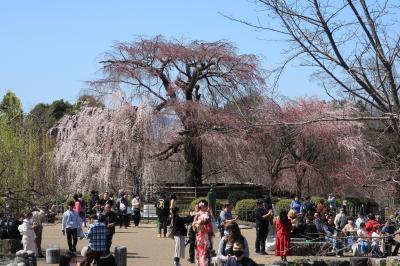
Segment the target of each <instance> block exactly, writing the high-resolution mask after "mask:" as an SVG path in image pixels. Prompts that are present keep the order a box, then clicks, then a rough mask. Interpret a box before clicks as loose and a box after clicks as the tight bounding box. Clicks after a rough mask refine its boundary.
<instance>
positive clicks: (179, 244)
mask: <svg viewBox="0 0 400 266" xmlns="http://www.w3.org/2000/svg"><path fill="white" fill-rule="evenodd" d="M171 211H172V217H173V218H172V235H173V236H174V242H175V251H174V265H181V264H180V259H184V258H185V236H186V235H187V229H186V226H185V224H190V223H192V222H193V218H192V217H191V216H188V217H180V216H179V208H178V207H174V208H173V209H171Z"/></svg>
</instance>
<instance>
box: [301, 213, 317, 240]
mask: <svg viewBox="0 0 400 266" xmlns="http://www.w3.org/2000/svg"><path fill="white" fill-rule="evenodd" d="M313 219H314V216H312V215H307V217H306V223H305V225H304V236H305V237H306V238H307V239H309V240H314V239H317V238H319V232H318V229H317V226H316V225H315V223H314V221H313Z"/></svg>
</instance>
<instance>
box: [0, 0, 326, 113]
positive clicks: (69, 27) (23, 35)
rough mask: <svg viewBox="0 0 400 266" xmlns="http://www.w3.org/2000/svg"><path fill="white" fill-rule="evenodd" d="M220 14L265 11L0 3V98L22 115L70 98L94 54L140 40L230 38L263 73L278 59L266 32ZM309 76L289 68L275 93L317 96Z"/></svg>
mask: <svg viewBox="0 0 400 266" xmlns="http://www.w3.org/2000/svg"><path fill="white" fill-rule="evenodd" d="M218 12H222V13H225V14H227V15H232V16H235V17H238V18H243V19H249V20H251V21H257V20H258V19H260V20H261V21H267V18H266V14H265V13H263V12H260V11H257V8H256V7H255V5H254V4H253V3H252V2H251V1H247V0H235V1H232V0H218V1H212V0H203V1H183V0H180V1H178V0H169V1H160V0H158V1H155V0H153V1H150V0H148V1H133V0H131V1H128V0H120V1H106V0H85V1H77V0H69V1H66V0H58V1H54V0H53V1H50V0H40V1H29V0H25V1H18V0H14V1H1V2H0V36H1V41H0V97H2V95H4V94H5V92H6V91H7V90H11V91H13V92H15V93H16V94H17V95H18V97H20V99H21V100H22V103H23V105H24V110H25V111H29V110H30V109H31V108H32V107H33V106H34V105H36V104H37V103H39V102H47V103H49V102H52V101H54V100H56V99H65V100H68V101H74V100H75V99H76V98H77V97H78V95H79V93H80V91H81V90H82V89H83V88H85V86H86V84H85V83H84V81H86V80H90V79H93V78H95V72H96V70H98V69H99V67H100V65H99V64H98V61H99V56H100V55H101V54H102V53H104V52H106V51H109V50H110V49H111V46H112V45H113V43H114V42H115V41H131V40H134V39H135V37H136V36H139V35H144V36H148V37H152V36H154V35H157V34H162V35H164V36H165V37H177V38H181V37H184V38H187V39H200V40H205V41H215V40H220V39H224V40H228V41H231V42H233V43H234V44H235V45H236V46H237V47H238V49H239V52H240V53H254V54H257V55H259V56H261V57H262V60H263V65H264V67H265V68H272V67H274V66H276V64H277V63H279V62H280V61H281V60H283V58H284V55H282V54H281V53H280V52H281V49H282V48H283V47H284V43H277V42H267V41H265V39H270V38H271V37H273V36H271V34H270V33H268V32H256V31H254V30H252V29H250V28H249V27H248V26H245V25H242V24H238V23H235V22H232V21H230V20H228V19H227V18H225V17H223V16H221V15H220V14H218ZM266 23H269V22H268V21H267V22H266ZM271 23H274V22H271ZM309 74H310V70H307V69H305V68H300V67H296V66H294V65H293V66H291V67H289V68H288V69H287V70H286V72H285V75H284V76H283V78H282V79H281V82H280V91H279V92H280V93H281V94H283V95H286V96H291V97H293V96H316V95H317V96H318V95H320V96H322V95H323V90H321V89H319V88H318V86H317V84H316V83H313V82H311V81H310V80H309Z"/></svg>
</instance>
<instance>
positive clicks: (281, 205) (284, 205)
mask: <svg viewBox="0 0 400 266" xmlns="http://www.w3.org/2000/svg"><path fill="white" fill-rule="evenodd" d="M291 202H292V199H281V200H279V201H278V202H277V203H276V205H275V207H276V208H277V209H278V210H282V209H286V210H287V211H288V210H289V209H290V203H291Z"/></svg>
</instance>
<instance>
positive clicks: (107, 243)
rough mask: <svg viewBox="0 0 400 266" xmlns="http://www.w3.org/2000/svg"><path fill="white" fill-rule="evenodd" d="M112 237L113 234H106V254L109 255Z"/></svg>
mask: <svg viewBox="0 0 400 266" xmlns="http://www.w3.org/2000/svg"><path fill="white" fill-rule="evenodd" d="M113 236H114V234H107V242H106V248H107V253H110V248H111V245H112V239H113Z"/></svg>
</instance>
